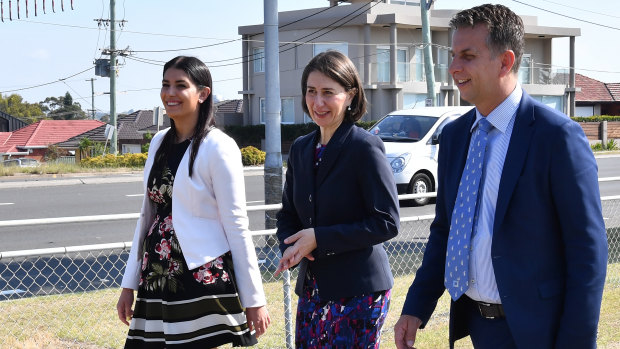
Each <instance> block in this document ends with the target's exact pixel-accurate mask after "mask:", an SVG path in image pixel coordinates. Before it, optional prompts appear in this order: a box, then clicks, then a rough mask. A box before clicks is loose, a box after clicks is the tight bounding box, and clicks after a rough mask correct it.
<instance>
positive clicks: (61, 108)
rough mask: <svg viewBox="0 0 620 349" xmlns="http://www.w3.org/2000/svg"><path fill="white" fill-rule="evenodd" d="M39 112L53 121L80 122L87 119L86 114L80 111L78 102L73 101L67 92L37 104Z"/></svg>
mask: <svg viewBox="0 0 620 349" xmlns="http://www.w3.org/2000/svg"><path fill="white" fill-rule="evenodd" d="M39 105H40V107H41V110H43V112H45V113H46V115H47V116H48V117H50V118H52V119H54V120H81V119H87V118H88V114H86V112H85V111H83V110H82V106H81V105H80V103H78V102H74V101H73V97H72V96H71V94H70V93H69V92H67V93H65V95H64V96H60V97H47V98H45V100H44V101H42V102H39Z"/></svg>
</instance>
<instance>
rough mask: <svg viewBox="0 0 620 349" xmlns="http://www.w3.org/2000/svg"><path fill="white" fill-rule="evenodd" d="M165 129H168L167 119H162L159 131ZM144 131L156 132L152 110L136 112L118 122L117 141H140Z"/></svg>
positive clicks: (168, 122) (168, 121)
mask: <svg viewBox="0 0 620 349" xmlns="http://www.w3.org/2000/svg"><path fill="white" fill-rule="evenodd" d="M166 127H170V120H169V119H168V117H164V120H163V125H162V126H159V129H164V128H166ZM146 131H149V132H151V133H155V132H157V126H156V125H153V111H152V110H138V111H136V112H133V113H131V114H129V115H126V116H123V117H122V118H119V120H118V139H119V140H142V139H143V138H144V135H143V133H144V132H146Z"/></svg>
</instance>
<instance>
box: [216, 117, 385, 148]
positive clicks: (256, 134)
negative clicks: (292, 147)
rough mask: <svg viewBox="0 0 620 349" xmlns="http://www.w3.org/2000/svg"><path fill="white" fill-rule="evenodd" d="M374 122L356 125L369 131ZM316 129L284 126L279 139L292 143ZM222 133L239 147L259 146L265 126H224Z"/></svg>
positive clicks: (298, 125) (306, 126)
mask: <svg viewBox="0 0 620 349" xmlns="http://www.w3.org/2000/svg"><path fill="white" fill-rule="evenodd" d="M375 123H376V121H359V122H357V125H358V126H360V127H362V128H365V129H369V128H370V127H371V126H372V125H374V124H375ZM317 128H318V127H317V126H316V124H315V123H307V124H286V125H284V124H283V125H281V127H280V137H281V138H282V142H292V141H294V140H295V139H297V138H298V137H300V136H303V135H307V134H308V133H310V132H312V131H314V130H316V129H317ZM224 132H226V134H228V135H229V136H230V137H232V138H233V139H234V140H235V141H236V142H237V144H238V145H239V146H240V147H244V146H246V145H260V143H261V140H262V139H264V138H265V125H262V124H261V125H248V126H226V128H225V129H224Z"/></svg>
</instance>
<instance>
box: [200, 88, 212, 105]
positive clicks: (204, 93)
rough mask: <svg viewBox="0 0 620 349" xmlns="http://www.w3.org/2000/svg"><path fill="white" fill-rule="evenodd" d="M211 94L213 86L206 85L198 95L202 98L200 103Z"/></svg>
mask: <svg viewBox="0 0 620 349" xmlns="http://www.w3.org/2000/svg"><path fill="white" fill-rule="evenodd" d="M210 94H211V88H210V87H204V88H203V89H202V90H200V96H198V97H199V100H200V103H202V102H204V101H206V100H207V97H209V95H210Z"/></svg>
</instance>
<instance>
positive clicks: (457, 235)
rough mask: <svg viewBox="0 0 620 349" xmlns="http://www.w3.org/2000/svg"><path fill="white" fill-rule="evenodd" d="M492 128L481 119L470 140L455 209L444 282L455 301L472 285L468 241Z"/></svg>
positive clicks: (487, 122)
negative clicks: (470, 281) (470, 283)
mask: <svg viewBox="0 0 620 349" xmlns="http://www.w3.org/2000/svg"><path fill="white" fill-rule="evenodd" d="M492 127H493V126H492V125H491V123H489V121H488V120H487V119H486V118H482V119H481V120H480V121H479V122H478V129H477V130H476V132H475V133H474V135H473V137H472V139H471V142H470V143H469V153H468V154H467V163H466V164H465V169H464V170H463V174H462V175H461V182H460V183H459V191H458V194H457V196H456V202H455V204H454V211H452V219H451V224H450V235H449V236H448V249H447V252H446V270H445V276H444V285H445V286H446V289H447V290H448V292H449V293H450V296H451V297H452V299H454V300H455V301H456V300H457V299H459V297H461V295H463V293H465V291H467V289H468V287H469V275H468V274H469V244H470V238H471V234H472V228H473V224H474V221H475V215H476V203H477V201H478V192H479V184H480V177H481V175H482V170H483V165H484V153H485V150H486V145H487V140H488V138H489V137H488V134H489V131H490V130H491V128H492Z"/></svg>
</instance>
